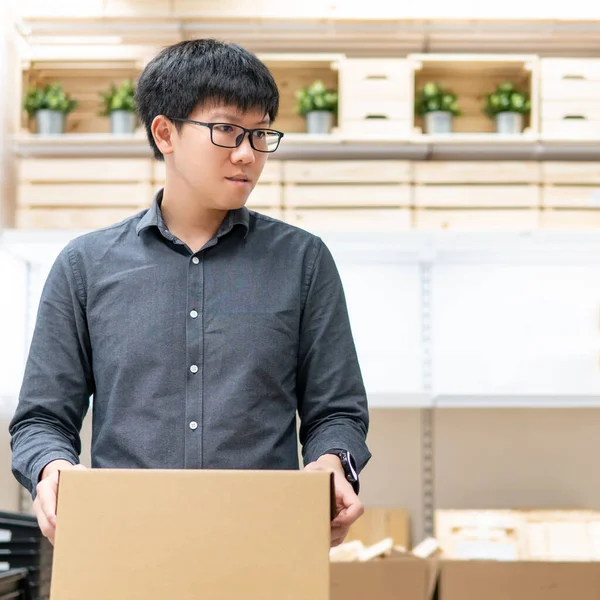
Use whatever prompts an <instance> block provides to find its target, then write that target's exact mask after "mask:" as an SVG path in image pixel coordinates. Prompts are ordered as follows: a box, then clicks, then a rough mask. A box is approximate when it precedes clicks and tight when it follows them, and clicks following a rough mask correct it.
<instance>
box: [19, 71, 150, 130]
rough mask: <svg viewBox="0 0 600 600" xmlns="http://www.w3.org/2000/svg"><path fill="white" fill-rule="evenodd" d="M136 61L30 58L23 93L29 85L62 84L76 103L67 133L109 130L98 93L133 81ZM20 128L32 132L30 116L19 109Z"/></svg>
mask: <svg viewBox="0 0 600 600" xmlns="http://www.w3.org/2000/svg"><path fill="white" fill-rule="evenodd" d="M140 66H141V65H140V62H139V61H136V60H112V61H110V60H87V61H83V60H81V61H78V60H64V61H53V60H47V61H41V60H40V61H32V62H30V63H29V64H28V65H26V66H25V68H24V69H23V94H26V93H27V87H28V86H29V85H30V84H32V85H39V86H43V85H46V84H48V83H54V82H59V83H62V85H63V87H64V90H65V91H66V92H67V93H68V94H70V95H71V96H72V97H73V98H74V99H75V100H77V101H78V102H79V106H78V107H77V108H76V109H75V110H74V111H73V112H72V113H70V114H69V115H68V117H67V119H66V125H65V130H66V132H67V133H109V132H110V119H109V117H104V116H101V115H100V112H101V110H102V99H101V97H100V92H105V91H108V89H109V87H110V84H111V83H114V84H116V85H119V84H120V83H121V82H122V81H124V80H126V79H132V80H134V81H135V80H136V78H137V76H138V75H139V72H140ZM21 125H22V127H23V129H29V130H30V131H32V132H33V131H35V122H34V119H31V121H30V120H29V119H28V116H27V113H25V111H23V112H22V122H21Z"/></svg>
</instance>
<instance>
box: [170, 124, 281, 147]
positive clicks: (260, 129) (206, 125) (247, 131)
mask: <svg viewBox="0 0 600 600" xmlns="http://www.w3.org/2000/svg"><path fill="white" fill-rule="evenodd" d="M167 119H169V120H170V121H179V122H180V123H191V124H192V125H202V126H203V127H208V128H209V129H210V141H211V142H212V143H213V144H214V145H215V146H217V147H218V148H229V149H232V148H239V147H240V146H241V144H242V142H243V141H244V138H245V137H246V134H250V135H249V137H248V139H249V140H250V146H251V147H252V149H253V150H256V152H264V153H265V154H272V153H273V152H275V151H276V150H277V148H279V144H280V143H281V138H282V137H283V135H284V134H283V132H282V131H277V130H276V129H269V128H268V127H256V128H254V129H247V128H246V127H242V126H241V125H236V124H235V123H221V122H218V123H204V122H202V121H194V120H192V119H182V118H181V117H167ZM217 125H229V126H230V127H237V128H238V129H242V130H243V132H244V133H243V134H241V135H239V136H238V139H239V141H238V142H237V144H236V145H235V146H223V145H222V144H217V143H215V141H214V140H213V127H216V126H217ZM255 131H270V132H272V133H276V134H277V135H278V136H279V139H278V140H277V146H275V149H274V150H260V149H259V148H256V146H255V145H254V141H253V138H252V134H253V133H254V132H255Z"/></svg>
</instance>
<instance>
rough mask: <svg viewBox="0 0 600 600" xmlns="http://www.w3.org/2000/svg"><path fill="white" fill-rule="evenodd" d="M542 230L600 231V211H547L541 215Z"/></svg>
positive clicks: (558, 209)
mask: <svg viewBox="0 0 600 600" xmlns="http://www.w3.org/2000/svg"><path fill="white" fill-rule="evenodd" d="M540 224H541V228H542V229H550V230H555V231H556V230H558V231H569V230H588V231H589V230H591V231H597V230H600V210H565V209H560V208H557V209H546V210H543V211H541V213H540Z"/></svg>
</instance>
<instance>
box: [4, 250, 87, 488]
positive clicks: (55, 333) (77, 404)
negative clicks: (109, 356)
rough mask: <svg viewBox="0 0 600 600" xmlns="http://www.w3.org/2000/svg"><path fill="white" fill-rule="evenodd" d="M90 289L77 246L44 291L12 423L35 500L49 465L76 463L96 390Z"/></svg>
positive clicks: (17, 460)
mask: <svg viewBox="0 0 600 600" xmlns="http://www.w3.org/2000/svg"><path fill="white" fill-rule="evenodd" d="M84 291H85V288H84V285H83V281H82V278H81V273H80V271H79V269H78V268H77V263H76V258H75V254H74V251H73V249H72V248H71V247H70V246H67V247H66V248H65V249H64V250H63V251H62V252H61V253H60V254H59V256H58V257H57V259H56V261H55V262H54V264H53V266H52V269H51V270H50V274H49V275H48V278H47V280H46V283H45V285H44V289H43V291H42V295H41V299H40V304H39V309H38V314H37V319H36V324H35V329H34V333H33V338H32V341H31V345H30V349H29V356H28V358H27V363H26V367H25V374H24V378H23V384H22V386H21V392H20V395H19V402H18V405H17V409H16V412H15V414H14V416H13V418H12V420H11V423H10V425H9V432H10V435H11V449H12V471H13V474H14V476H15V477H16V479H17V480H18V481H19V483H21V485H23V486H24V487H26V488H27V489H28V490H29V492H30V493H31V495H32V497H33V498H35V491H36V485H37V483H38V481H39V477H40V474H41V472H42V470H43V469H44V467H45V466H46V465H47V464H48V463H50V462H51V461H53V460H57V459H63V460H67V461H69V462H71V463H73V464H77V463H78V462H79V455H80V454H81V439H80V431H81V427H82V424H83V419H84V417H85V415H86V413H87V410H88V408H89V399H90V396H91V395H92V393H93V391H94V381H93V375H92V366H91V348H90V339H89V332H88V328H87V320H86V315H85V308H84V307H85V301H84V298H85V294H84Z"/></svg>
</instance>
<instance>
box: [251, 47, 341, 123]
mask: <svg viewBox="0 0 600 600" xmlns="http://www.w3.org/2000/svg"><path fill="white" fill-rule="evenodd" d="M260 58H261V59H262V60H263V62H264V63H265V64H266V65H267V66H268V67H269V70H270V71H271V73H272V75H273V78H274V79H275V82H276V83H277V87H278V88H279V95H280V103H279V115H278V117H277V119H276V120H275V122H274V123H273V127H274V128H275V129H278V130H280V131H283V132H284V133H305V132H306V120H305V118H304V117H301V116H299V115H297V114H296V96H295V93H296V91H297V90H299V89H300V88H302V87H305V86H308V85H310V84H311V83H313V81H315V80H317V79H320V80H321V81H322V82H323V83H324V84H325V86H326V87H327V88H330V89H334V90H337V89H338V72H337V70H336V66H337V62H336V61H337V58H338V55H315V56H314V57H311V56H310V55H305V54H299V55H292V54H290V55H287V56H286V55H269V54H265V55H261V56H260ZM334 125H335V123H334Z"/></svg>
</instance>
